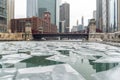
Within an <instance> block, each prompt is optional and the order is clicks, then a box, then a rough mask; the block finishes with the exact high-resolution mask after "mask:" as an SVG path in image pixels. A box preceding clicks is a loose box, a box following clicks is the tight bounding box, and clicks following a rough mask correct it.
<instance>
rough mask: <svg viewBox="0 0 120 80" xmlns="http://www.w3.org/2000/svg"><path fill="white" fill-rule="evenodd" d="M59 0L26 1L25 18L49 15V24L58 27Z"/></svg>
mask: <svg viewBox="0 0 120 80" xmlns="http://www.w3.org/2000/svg"><path fill="white" fill-rule="evenodd" d="M59 1H60V0H27V17H28V18H29V17H33V16H36V17H40V18H42V17H43V13H44V12H46V11H48V12H50V13H51V23H53V24H56V25H57V26H58V27H59V5H60V2H59Z"/></svg>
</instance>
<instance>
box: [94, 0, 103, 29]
mask: <svg viewBox="0 0 120 80" xmlns="http://www.w3.org/2000/svg"><path fill="white" fill-rule="evenodd" d="M96 9H97V10H96V17H97V18H96V27H97V29H99V30H101V31H102V28H103V27H102V0H96Z"/></svg>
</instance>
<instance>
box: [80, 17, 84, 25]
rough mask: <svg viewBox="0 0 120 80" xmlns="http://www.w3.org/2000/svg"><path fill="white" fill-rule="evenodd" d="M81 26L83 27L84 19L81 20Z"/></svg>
mask: <svg viewBox="0 0 120 80" xmlns="http://www.w3.org/2000/svg"><path fill="white" fill-rule="evenodd" d="M81 24H82V25H83V26H84V17H83V16H82V18H81Z"/></svg>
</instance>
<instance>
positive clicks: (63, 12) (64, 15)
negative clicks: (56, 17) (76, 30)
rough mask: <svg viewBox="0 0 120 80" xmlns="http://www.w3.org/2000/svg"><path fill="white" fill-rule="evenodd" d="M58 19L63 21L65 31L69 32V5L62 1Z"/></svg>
mask: <svg viewBox="0 0 120 80" xmlns="http://www.w3.org/2000/svg"><path fill="white" fill-rule="evenodd" d="M60 21H64V22H65V30H64V31H65V32H69V27H70V5H69V3H64V4H62V5H61V6H60Z"/></svg>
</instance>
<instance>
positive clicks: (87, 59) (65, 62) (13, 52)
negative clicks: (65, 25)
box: [0, 41, 120, 80]
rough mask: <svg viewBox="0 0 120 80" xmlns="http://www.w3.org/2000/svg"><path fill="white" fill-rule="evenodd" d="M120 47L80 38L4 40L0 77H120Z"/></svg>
mask: <svg viewBox="0 0 120 80" xmlns="http://www.w3.org/2000/svg"><path fill="white" fill-rule="evenodd" d="M119 63H120V48H119V47H114V46H110V45H106V44H100V43H92V42H80V41H42V42H41V41H27V42H25V41H21V42H0V80H120V77H119V75H120V65H119Z"/></svg>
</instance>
